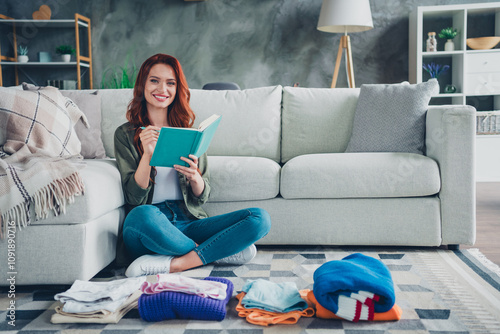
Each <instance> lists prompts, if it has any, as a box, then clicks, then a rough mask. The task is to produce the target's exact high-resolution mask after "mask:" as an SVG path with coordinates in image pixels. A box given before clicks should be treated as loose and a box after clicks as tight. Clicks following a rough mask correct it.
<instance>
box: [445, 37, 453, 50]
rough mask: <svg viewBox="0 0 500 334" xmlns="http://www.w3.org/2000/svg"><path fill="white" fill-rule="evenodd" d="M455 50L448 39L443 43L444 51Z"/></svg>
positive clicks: (451, 41)
mask: <svg viewBox="0 0 500 334" xmlns="http://www.w3.org/2000/svg"><path fill="white" fill-rule="evenodd" d="M454 50H455V43H453V40H452V39H449V40H448V41H446V43H444V51H454Z"/></svg>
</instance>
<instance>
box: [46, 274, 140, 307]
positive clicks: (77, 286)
mask: <svg viewBox="0 0 500 334" xmlns="http://www.w3.org/2000/svg"><path fill="white" fill-rule="evenodd" d="M145 280H146V277H145V276H141V277H132V278H125V279H120V280H114V281H109V282H89V281H80V280H76V281H75V283H73V285H72V286H71V288H70V289H69V290H67V291H66V292H63V293H58V294H56V295H55V296H54V299H55V300H59V301H61V302H62V303H64V306H63V311H64V312H67V313H82V312H93V311H98V310H107V311H109V312H115V311H116V310H117V309H118V308H119V307H120V306H121V305H122V304H123V303H124V302H125V301H126V300H127V298H128V297H129V296H130V295H131V294H132V293H134V292H135V291H137V290H139V289H140V287H141V284H142V283H143V282H144V281H145Z"/></svg>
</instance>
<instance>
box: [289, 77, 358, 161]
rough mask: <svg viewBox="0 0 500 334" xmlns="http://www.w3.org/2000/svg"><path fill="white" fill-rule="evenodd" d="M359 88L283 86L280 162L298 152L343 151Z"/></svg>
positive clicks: (296, 154) (347, 140) (297, 154)
mask: <svg viewBox="0 0 500 334" xmlns="http://www.w3.org/2000/svg"><path fill="white" fill-rule="evenodd" d="M358 95H359V89H349V88H336V89H330V88H313V89H311V88H301V87H285V88H283V116H282V118H283V125H282V126H283V129H282V133H283V134H282V148H281V162H287V161H288V160H290V159H291V158H294V157H296V156H299V155H302V154H311V153H339V152H344V151H345V148H346V147H347V143H348V142H349V138H350V136H351V129H352V122H353V119H354V111H355V110H356V102H357V101H358Z"/></svg>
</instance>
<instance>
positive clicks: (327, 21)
mask: <svg viewBox="0 0 500 334" xmlns="http://www.w3.org/2000/svg"><path fill="white" fill-rule="evenodd" d="M372 28H373V21H372V12H371V10H370V1H369V0H323V4H322V5H321V12H320V14H319V20H318V30H320V31H324V32H332V33H344V35H343V36H342V37H340V44H339V50H338V52H337V61H336V62H335V71H334V72H333V79H332V85H331V88H335V85H336V84H337V77H338V75H339V68H340V61H341V59H342V53H343V51H345V55H346V71H347V78H348V81H349V87H350V88H354V87H356V84H355V82H354V70H353V66H352V51H351V40H350V37H349V35H348V34H347V33H350V32H360V31H366V30H370V29H372Z"/></svg>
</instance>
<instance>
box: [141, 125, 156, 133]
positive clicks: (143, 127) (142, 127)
mask: <svg viewBox="0 0 500 334" xmlns="http://www.w3.org/2000/svg"><path fill="white" fill-rule="evenodd" d="M145 129H146V127H145V126H141V130H145ZM155 131H156V132H160V130H155Z"/></svg>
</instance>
